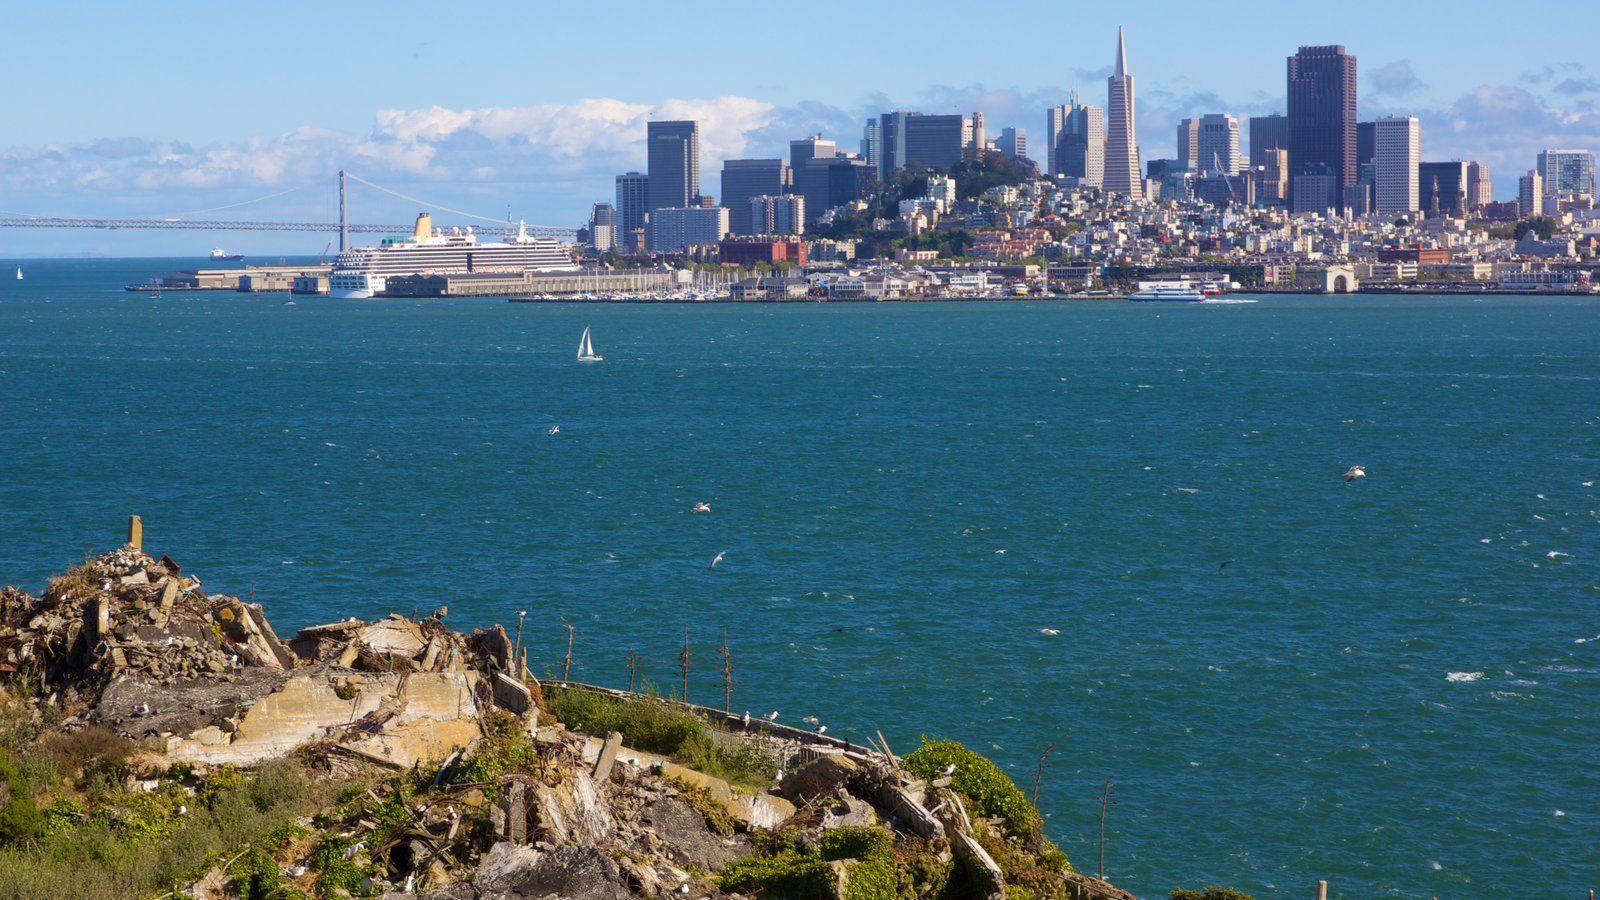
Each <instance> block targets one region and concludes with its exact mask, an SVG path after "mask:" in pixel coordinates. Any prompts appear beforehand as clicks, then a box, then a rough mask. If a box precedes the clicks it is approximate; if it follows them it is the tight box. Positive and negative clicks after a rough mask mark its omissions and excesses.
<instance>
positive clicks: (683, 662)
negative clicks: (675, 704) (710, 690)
mask: <svg viewBox="0 0 1600 900" xmlns="http://www.w3.org/2000/svg"><path fill="white" fill-rule="evenodd" d="M693 656H694V654H693V653H690V652H689V626H687V625H685V626H683V652H682V653H679V654H678V673H679V674H680V675H682V676H683V682H682V686H681V687H680V688H679V689H678V699H679V700H680V701H682V702H683V703H688V702H689V660H690V659H691V658H693Z"/></svg>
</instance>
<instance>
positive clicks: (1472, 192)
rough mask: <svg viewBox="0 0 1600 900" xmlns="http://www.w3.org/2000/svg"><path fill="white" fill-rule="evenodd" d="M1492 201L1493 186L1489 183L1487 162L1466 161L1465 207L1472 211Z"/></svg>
mask: <svg viewBox="0 0 1600 900" xmlns="http://www.w3.org/2000/svg"><path fill="white" fill-rule="evenodd" d="M1493 202H1494V186H1493V185H1492V184H1490V183H1489V164H1488V163H1481V162H1469V163H1467V209H1470V210H1472V211H1474V212H1476V211H1477V210H1480V209H1483V208H1484V207H1485V206H1488V205H1489V204H1490V203H1493Z"/></svg>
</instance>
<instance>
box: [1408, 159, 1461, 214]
mask: <svg viewBox="0 0 1600 900" xmlns="http://www.w3.org/2000/svg"><path fill="white" fill-rule="evenodd" d="M1417 185H1418V190H1419V193H1418V195H1417V197H1418V201H1417V205H1418V208H1420V209H1422V210H1424V211H1425V212H1427V213H1428V215H1430V216H1461V215H1465V214H1466V212H1467V164H1466V163H1464V162H1460V161H1459V160H1458V161H1456V162H1425V163H1423V164H1422V165H1421V166H1419V167H1418V168H1417Z"/></svg>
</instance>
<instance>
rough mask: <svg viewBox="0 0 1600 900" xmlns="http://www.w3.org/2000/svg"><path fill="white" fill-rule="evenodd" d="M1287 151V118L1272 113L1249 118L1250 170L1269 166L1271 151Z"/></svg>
mask: <svg viewBox="0 0 1600 900" xmlns="http://www.w3.org/2000/svg"><path fill="white" fill-rule="evenodd" d="M1287 149H1289V118H1288V117H1287V116H1280V115H1278V114H1277V113H1273V114H1272V115H1270V116H1251V117H1250V168H1252V169H1255V168H1259V167H1261V166H1266V165H1271V163H1272V160H1271V157H1270V156H1269V155H1268V151H1271V150H1287Z"/></svg>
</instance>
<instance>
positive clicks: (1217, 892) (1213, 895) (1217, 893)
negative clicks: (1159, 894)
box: [1167, 884, 1252, 900]
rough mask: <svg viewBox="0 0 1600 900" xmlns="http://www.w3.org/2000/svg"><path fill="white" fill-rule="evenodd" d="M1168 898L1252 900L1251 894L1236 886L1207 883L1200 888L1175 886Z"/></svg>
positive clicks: (1171, 899) (1180, 899)
mask: <svg viewBox="0 0 1600 900" xmlns="http://www.w3.org/2000/svg"><path fill="white" fill-rule="evenodd" d="M1167 900H1252V898H1251V896H1250V895H1249V894H1246V893H1245V892H1244V891H1240V890H1235V889H1234V888H1228V887H1218V886H1217V885H1214V884H1213V885H1207V886H1206V887H1203V888H1201V889H1199V890H1194V889H1193V888H1174V889H1173V891H1172V893H1170V894H1168V895H1167Z"/></svg>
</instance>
